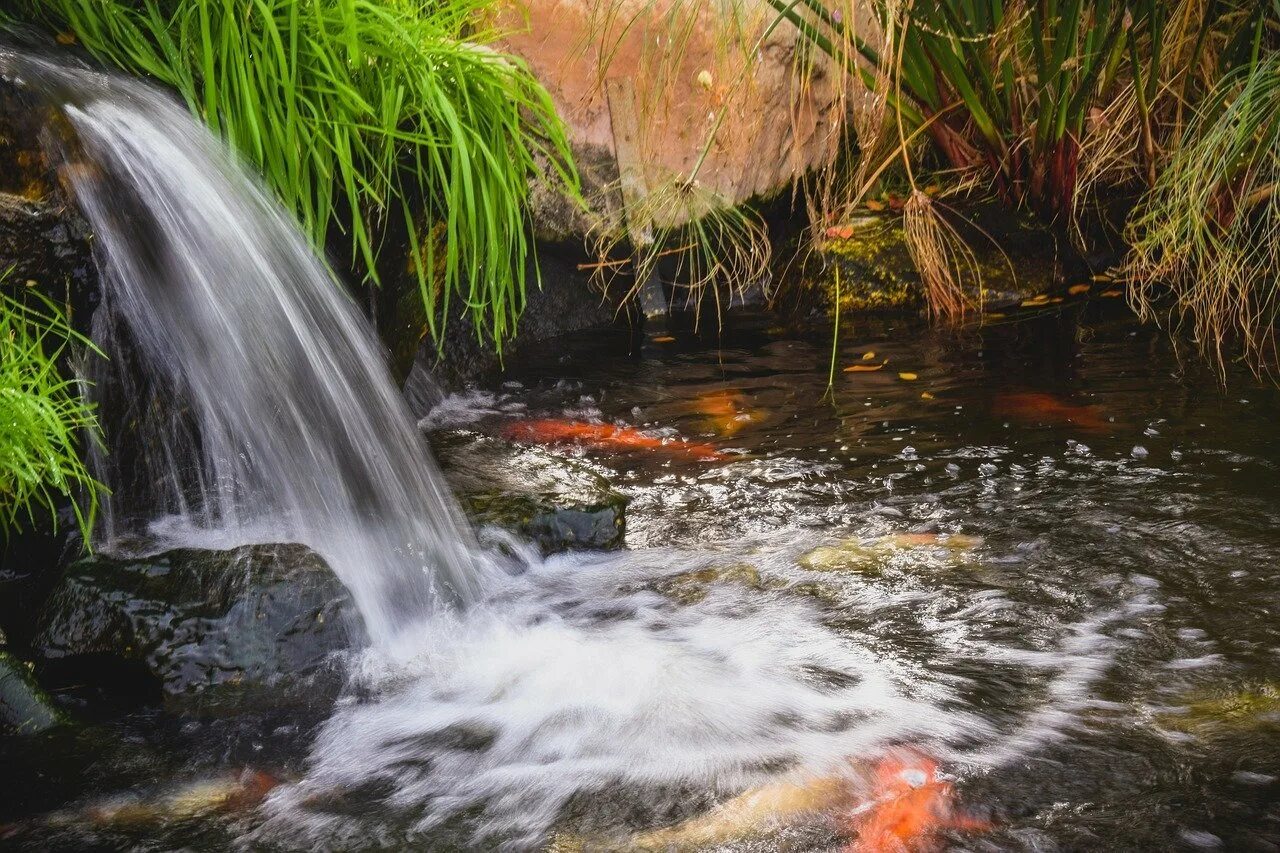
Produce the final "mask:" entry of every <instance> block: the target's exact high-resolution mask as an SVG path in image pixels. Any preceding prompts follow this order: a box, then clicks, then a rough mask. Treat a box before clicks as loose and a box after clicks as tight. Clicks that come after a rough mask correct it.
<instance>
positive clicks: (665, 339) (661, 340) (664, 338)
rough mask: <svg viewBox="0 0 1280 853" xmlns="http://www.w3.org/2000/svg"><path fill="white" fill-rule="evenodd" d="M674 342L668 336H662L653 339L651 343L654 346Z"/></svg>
mask: <svg viewBox="0 0 1280 853" xmlns="http://www.w3.org/2000/svg"><path fill="white" fill-rule="evenodd" d="M674 340H675V338H673V337H671V336H670V335H662V336H660V337H657V338H654V339H653V342H654V343H655V344H669V343H671V342H672V341H674Z"/></svg>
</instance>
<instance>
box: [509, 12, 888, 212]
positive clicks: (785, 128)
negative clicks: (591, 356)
mask: <svg viewBox="0 0 1280 853" xmlns="http://www.w3.org/2000/svg"><path fill="white" fill-rule="evenodd" d="M776 19H777V13H776V12H775V11H774V10H773V9H772V8H771V7H770V6H769V5H768V3H766V2H764V0H750V2H736V3H729V2H705V0H702V2H699V0H523V2H521V3H520V5H519V6H515V5H513V6H511V7H510V8H509V9H508V10H507V11H505V12H503V13H502V14H500V16H499V19H498V22H497V25H498V27H499V29H500V31H503V32H505V33H507V35H506V36H505V38H504V40H503V42H502V43H501V45H500V46H501V47H502V48H503V49H504V50H506V51H507V52H510V53H512V54H515V55H516V56H519V57H521V58H522V59H524V60H525V61H526V62H527V63H528V65H529V67H530V68H531V69H532V71H533V72H534V74H535V75H536V76H537V77H538V79H539V80H541V82H542V83H543V85H544V86H546V88H547V89H548V91H549V92H550V93H551V96H552V98H553V99H554V101H555V104H556V107H557V109H558V110H559V112H560V114H561V116H562V117H563V118H564V120H565V122H566V124H567V125H568V127H569V130H570V138H571V141H572V142H573V143H574V146H575V149H577V150H578V151H579V152H580V157H579V160H580V163H579V165H580V166H582V167H583V171H584V173H585V174H584V180H585V183H586V184H587V185H588V193H590V191H591V189H592V188H593V186H594V188H597V189H598V188H599V187H601V186H603V185H605V184H607V183H608V182H610V181H612V180H614V179H615V178H616V177H617V174H616V171H614V172H612V173H610V167H612V166H613V158H614V156H615V154H617V153H618V152H617V150H616V149H615V144H614V127H613V124H612V123H611V114H610V99H609V96H608V93H607V90H608V88H609V87H608V85H607V83H608V81H622V84H623V85H626V86H628V87H629V88H630V89H631V91H633V92H634V103H635V112H636V115H635V117H634V119H635V121H634V123H635V126H636V127H637V137H638V138H637V139H636V140H634V142H635V145H634V149H635V150H634V154H633V153H631V152H629V151H624V152H622V153H623V156H624V158H630V157H635V158H636V159H637V160H638V163H637V164H634V165H636V166H637V167H638V168H639V170H640V172H641V174H642V176H643V180H644V182H645V184H647V185H648V189H649V190H650V191H653V190H654V188H655V187H656V186H658V185H659V184H661V183H662V182H663V181H671V180H681V179H687V176H688V175H689V174H690V173H691V172H692V171H693V169H694V166H695V164H696V163H697V162H698V161H699V159H700V158H701V157H702V153H703V149H704V147H705V146H706V145H707V141H708V139H709V138H711V136H712V134H713V131H714V136H715V140H714V143H713V144H712V145H711V147H710V149H709V151H708V153H707V156H706V160H705V163H704V164H703V165H702V166H701V168H700V169H699V170H698V172H697V178H698V180H699V181H700V183H701V184H702V185H704V186H706V187H709V188H711V189H714V190H715V191H716V192H718V193H719V194H720V195H721V196H722V197H723V198H724V199H725V200H726V201H728V202H730V203H735V202H738V201H742V200H745V199H748V198H750V197H752V196H755V195H767V194H769V193H770V192H771V191H774V190H776V189H778V188H780V187H783V186H785V185H787V184H788V183H789V182H790V181H791V180H792V179H793V178H795V177H797V176H800V175H803V174H805V173H806V172H808V171H810V170H812V169H813V168H815V167H817V166H820V165H822V164H825V163H827V162H829V161H830V160H831V158H832V157H834V156H835V153H836V149H837V143H838V141H839V136H840V134H841V133H842V132H843V116H845V115H846V114H847V112H848V109H849V108H850V107H851V104H850V102H849V100H847V99H846V94H845V92H844V89H845V88H846V87H844V86H843V85H842V83H841V81H840V79H839V75H837V74H835V73H834V69H833V65H832V63H831V61H830V60H829V59H828V58H827V57H826V55H825V54H822V53H821V52H817V51H813V50H810V49H808V46H807V45H806V44H804V43H803V42H802V40H801V38H800V36H799V34H798V31H797V30H796V28H795V27H794V26H792V25H791V24H789V23H787V22H785V21H784V22H782V23H778V24H777V25H776V26H773V27H772V29H770V25H771V24H774V23H775V21H776ZM766 33H767V34H766ZM847 97H849V98H864V97H865V95H864V93H863V92H862V91H861V90H857V91H850V92H849V93H848V96H847ZM852 106H853V107H856V103H855V104H852ZM627 147H628V148H631V147H632V146H630V145H628V146H627ZM623 165H624V166H627V165H628V164H625V163H624V164H623ZM597 167H598V168H597ZM615 168H616V167H615Z"/></svg>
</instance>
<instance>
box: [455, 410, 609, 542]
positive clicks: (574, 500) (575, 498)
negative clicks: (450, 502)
mask: <svg viewBox="0 0 1280 853" xmlns="http://www.w3.org/2000/svg"><path fill="white" fill-rule="evenodd" d="M432 448H433V449H434V450H435V452H436V455H437V457H438V458H439V459H440V464H441V467H442V468H443V469H444V472H445V477H446V479H448V481H449V485H450V486H451V487H452V488H453V491H454V493H455V494H456V495H458V498H459V500H460V501H461V503H462V506H463V508H464V509H465V510H466V511H467V514H468V515H469V516H470V517H471V518H472V520H473V521H475V522H476V523H478V524H490V525H494V526H496V527H501V528H504V529H506V530H509V531H511V532H512V533H515V534H516V535H517V536H519V537H521V538H523V539H526V540H528V541H529V542H532V543H533V544H534V545H535V546H537V548H538V549H539V550H540V551H541V552H542V553H543V554H544V555H547V554H554V553H558V552H562V551H607V550H613V549H617V548H621V547H622V546H623V544H624V543H625V536H626V509H627V503H628V502H629V499H628V498H627V497H626V496H625V495H623V494H621V493H619V492H617V491H615V490H614V489H613V488H612V487H611V486H610V484H609V481H608V480H606V479H605V478H604V477H603V476H602V475H600V474H599V473H597V472H596V471H595V470H593V469H592V468H591V467H590V466H589V465H588V464H586V463H583V462H577V461H575V460H572V459H565V458H564V457H562V456H558V455H556V454H554V453H552V452H550V451H548V450H547V449H546V448H542V447H525V446H517V445H513V444H511V443H510V442H507V441H504V440H502V439H499V438H494V437H493V436H488V435H483V434H480V433H476V432H471V431H468V430H454V431H447V432H441V433H436V434H434V435H433V436H432Z"/></svg>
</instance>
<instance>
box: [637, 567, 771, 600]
mask: <svg viewBox="0 0 1280 853" xmlns="http://www.w3.org/2000/svg"><path fill="white" fill-rule="evenodd" d="M726 583H735V584H738V585H739V586H743V587H746V588H747V589H754V590H759V589H764V582H763V581H762V579H761V577H760V570H759V569H757V568H756V567H755V566H753V565H751V564H750V563H732V564H730V565H727V566H708V567H707V568H705V569H695V570H694V571H690V572H681V573H680V574H677V575H670V576H669V577H665V578H662V579H661V580H659V581H657V582H656V583H655V584H654V589H656V590H657V591H658V592H660V593H662V594H663V595H666V596H668V597H670V598H674V599H675V600H676V601H678V602H680V603H681V604H697V603H698V602H699V601H702V599H704V598H706V597H707V595H708V594H709V593H710V592H711V588H712V587H713V586H716V585H718V584H726Z"/></svg>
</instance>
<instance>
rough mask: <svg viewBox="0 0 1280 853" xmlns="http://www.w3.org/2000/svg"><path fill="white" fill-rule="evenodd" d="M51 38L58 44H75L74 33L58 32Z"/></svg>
mask: <svg viewBox="0 0 1280 853" xmlns="http://www.w3.org/2000/svg"><path fill="white" fill-rule="evenodd" d="M53 38H54V40H55V41H56V42H57V43H58V44H75V43H76V34H75V33H58V34H57V35H56V36H54V37H53Z"/></svg>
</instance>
